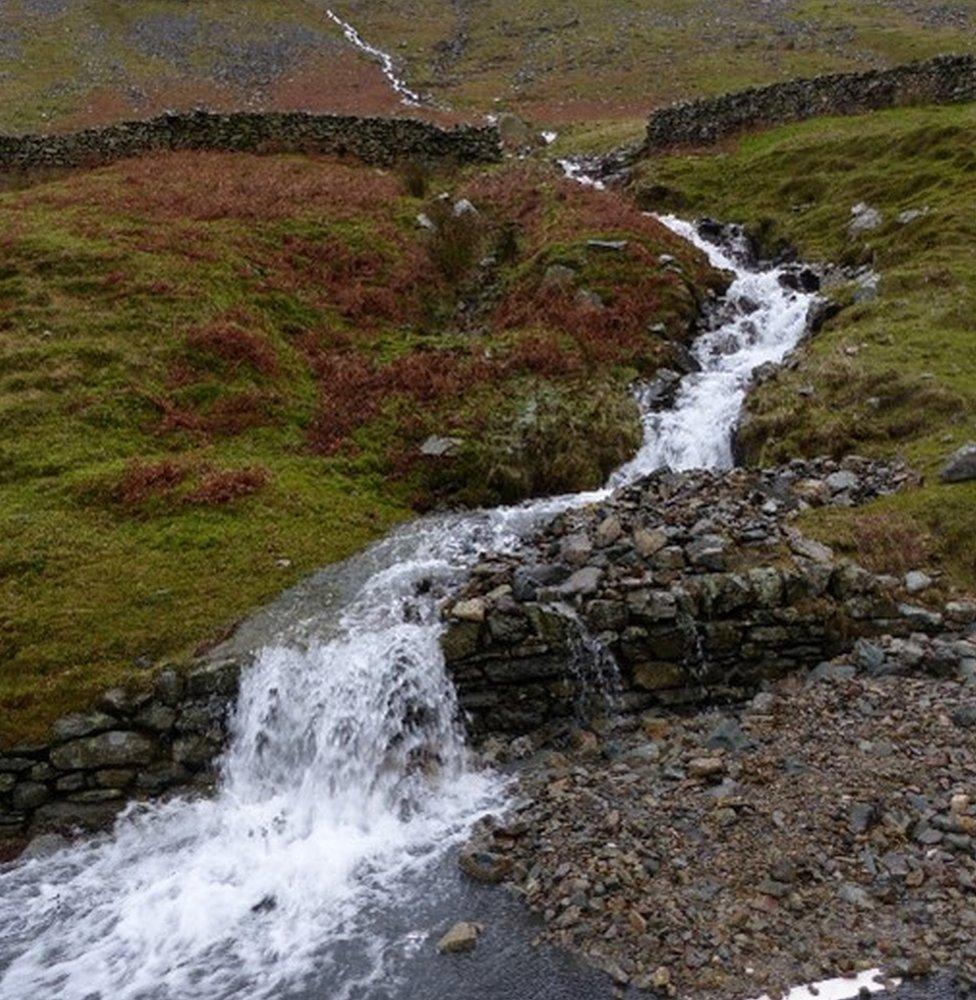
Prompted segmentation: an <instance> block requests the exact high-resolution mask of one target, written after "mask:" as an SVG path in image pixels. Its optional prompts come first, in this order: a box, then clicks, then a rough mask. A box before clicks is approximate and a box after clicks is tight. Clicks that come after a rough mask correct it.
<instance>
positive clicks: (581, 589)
mask: <svg viewBox="0 0 976 1000" xmlns="http://www.w3.org/2000/svg"><path fill="white" fill-rule="evenodd" d="M602 576H603V570H602V569H600V567H599V566H584V567H583V568H582V569H578V570H577V571H576V572H575V573H574V574H573V575H572V576H571V577H570V578H569V579H568V580H567V581H566V582H565V583H562V584H560V585H559V586H558V587H556V588H555V589H556V590H557V591H558V592H559V593H560V594H565V595H566V596H567V597H571V596H573V595H575V594H593V593H596V590H597V588H598V587H599V586H600V578H601V577H602Z"/></svg>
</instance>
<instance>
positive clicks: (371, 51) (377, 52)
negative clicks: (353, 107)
mask: <svg viewBox="0 0 976 1000" xmlns="http://www.w3.org/2000/svg"><path fill="white" fill-rule="evenodd" d="M325 13H326V15H327V16H328V18H329V19H330V20H331V21H333V22H334V23H335V24H337V25H338V26H339V28H340V29H341V30H342V33H343V35H345V36H346V40H347V41H348V42H350V43H351V44H352V45H354V46H355V47H356V48H357V49H359V51H360V52H363V53H365V54H366V55H368V56H369V57H370V58H371V59H373V60H375V61H376V62H378V63H379V64H380V69H381V70H382V71H383V76H385V77H386V79H387V81H388V82H389V84H390V86H391V87H392V88H393V90H394V91H395V92H396V93H397V94H399V95H400V102H401V103H402V104H406V105H407V106H408V107H417V106H419V105H421V104H423V103H424V99H423V98H422V97H421V96H420V94H418V93H417V92H416V91H413V90H411V89H410V88H409V87H408V86H407V84H406V81H405V80H403V79H402V78H401V77H399V76H398V75H397V71H396V62H395V61H394V59H393V56H391V55H390V54H389V53H388V52H384V51H383V50H382V49H378V48H376V46H374V45H370V44H369V42H367V41H365V40H364V39H363V37H362V35H360V34H359V32H358V31H357V30H356V29H355V28H354V27H353V26H352V25H351V24H350V23H349V22H348V21H343V19H342V18H341V17H339V15H338V14H336V12H335V11H334V10H332V9H331V8H330V9H328V10H326V12H325Z"/></svg>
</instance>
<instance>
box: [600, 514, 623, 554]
mask: <svg viewBox="0 0 976 1000" xmlns="http://www.w3.org/2000/svg"><path fill="white" fill-rule="evenodd" d="M622 534H623V528H622V527H621V525H620V518H619V517H617V516H616V515H614V514H611V515H610V516H609V517H606V518H604V519H603V520H602V521H601V522H600V523H599V524H598V525H597V528H596V535H595V540H596V544H597V545H598V546H599V547H600V548H601V549H602V548H606V547H607V546H608V545H613V543H614V542H615V541H617V539H618V538H620V536H621V535H622Z"/></svg>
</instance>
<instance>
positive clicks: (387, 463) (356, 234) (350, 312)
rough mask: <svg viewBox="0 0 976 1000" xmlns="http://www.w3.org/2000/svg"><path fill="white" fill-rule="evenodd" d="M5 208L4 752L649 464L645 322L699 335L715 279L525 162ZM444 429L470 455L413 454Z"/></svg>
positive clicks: (151, 184)
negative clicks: (443, 525)
mask: <svg viewBox="0 0 976 1000" xmlns="http://www.w3.org/2000/svg"><path fill="white" fill-rule="evenodd" d="M6 187H7V190H5V191H4V192H3V193H0V425H2V427H3V435H2V439H0V714H2V723H0V740H2V742H4V743H10V742H14V741H16V740H21V739H31V738H34V737H37V736H40V735H41V734H42V732H43V730H44V727H45V725H46V724H47V723H48V722H49V721H50V720H51V719H52V718H54V717H56V716H57V715H59V714H61V713H63V712H65V711H67V710H73V709H77V708H82V707H84V706H85V705H86V704H88V702H89V700H90V699H91V698H92V696H93V695H94V694H95V693H96V692H99V691H101V690H104V689H105V688H106V687H108V686H111V685H113V684H115V683H119V682H126V683H135V682H138V681H139V680H140V679H143V680H146V679H148V678H149V677H150V676H151V675H152V672H153V670H154V669H155V668H156V667H157V666H158V665H159V664H160V663H161V662H164V661H166V660H175V661H176V662H184V661H186V659H187V658H189V657H191V656H192V654H193V652H194V650H197V649H199V648H200V647H201V646H205V645H206V644H207V643H208V642H213V641H214V640H216V639H218V638H219V637H220V636H221V635H222V634H224V632H225V631H226V630H227V629H228V628H229V627H231V626H232V625H233V623H234V622H235V620H237V619H239V618H240V617H241V616H242V615H245V614H246V613H247V612H248V611H249V610H251V609H253V608H254V607H255V606H257V605H259V604H260V603H261V602H263V601H265V600H267V599H269V598H271V597H272V596H273V595H275V594H277V593H278V592H279V591H281V590H282V589H283V588H285V587H287V586H288V585H290V584H292V583H293V582H295V581H296V579H298V578H299V577H300V576H301V575H303V574H305V573H308V572H309V571H310V570H312V569H314V568H316V567H317V566H320V565H322V564H324V563H327V562H330V561H333V560H337V559H340V558H343V557H344V556H347V555H349V554H350V553H352V552H353V551H355V550H356V549H358V548H360V547H362V546H363V545H365V544H366V543H367V542H369V541H370V540H371V539H374V538H375V537H377V536H378V535H379V534H381V533H382V532H384V531H385V530H386V529H387V528H388V527H389V526H390V525H391V524H393V523H395V522H397V521H398V520H401V519H403V518H406V517H409V516H411V515H412V514H413V512H414V511H416V510H418V509H426V508H429V507H431V506H433V505H436V504H440V503H456V502H469V503H480V502H487V501H494V500H498V499H514V498H517V497H521V496H526V495H530V494H533V493H538V492H547V491H550V490H562V489H578V488H581V487H585V486H594V485H596V484H598V483H599V482H600V481H601V480H602V478H603V477H604V476H605V475H606V473H607V471H608V470H609V469H610V468H612V467H613V466H614V465H616V464H617V463H618V462H620V461H621V460H623V459H624V458H625V457H627V456H628V455H629V454H630V452H631V451H632V449H633V447H634V446H635V445H636V442H637V437H638V434H639V432H638V424H637V418H636V414H635V412H634V407H633V404H632V403H631V401H630V396H629V390H628V386H629V382H630V380H631V379H632V378H633V376H634V375H635V374H637V373H638V372H649V371H653V370H654V368H655V367H656V365H657V364H658V360H659V356H660V354H661V352H662V350H664V348H665V346H666V345H665V341H664V340H662V339H661V338H660V337H655V336H651V335H649V334H648V332H647V325H648V323H649V322H654V321H660V322H663V323H665V324H666V325H667V326H668V328H669V330H670V331H671V333H672V334H673V336H675V337H682V336H684V335H686V331H687V326H688V323H689V320H690V319H691V318H692V316H693V315H694V313H695V297H696V296H697V295H700V294H701V293H702V290H703V289H704V288H705V287H706V286H707V285H709V284H714V282H715V281H716V280H717V276H716V275H715V274H714V273H713V272H711V271H710V270H709V269H708V267H707V265H706V263H705V261H704V258H702V257H701V256H700V255H699V254H697V253H696V252H694V251H692V250H691V249H690V248H688V247H686V246H684V245H683V244H681V242H680V241H678V240H676V239H675V238H674V237H673V236H672V235H671V234H670V233H669V232H668V231H667V230H665V229H664V228H663V227H662V226H659V225H658V224H657V223H655V222H654V221H653V220H650V219H648V218H646V217H645V216H643V215H642V214H641V213H640V211H639V210H637V209H636V207H635V206H634V205H633V204H632V203H631V202H629V201H628V200H627V199H626V198H624V197H622V196H621V197H618V196H607V197H604V196H601V195H599V194H597V193H594V192H591V191H586V190H584V189H582V188H580V187H579V186H577V185H574V184H571V183H570V182H567V181H564V180H563V179H562V178H561V177H559V175H558V174H557V173H556V172H555V171H553V170H552V169H550V168H547V167H544V166H538V165H532V164H523V165H517V164H516V165H509V166H501V167H497V168H492V169H490V170H488V171H486V172H484V173H481V172H477V171H471V172H468V173H466V174H463V175H458V176H450V175H443V176H438V177H428V176H426V175H424V174H423V173H422V172H419V171H416V170H414V171H403V172H398V171H379V170H374V169H370V168H367V167H363V166H355V165H348V164H342V163H338V162H334V161H330V160H326V159H317V158H310V157H301V156H266V157H259V156H235V155H233V154H206V153H200V154H196V153H186V154H170V155H161V156H156V157H150V158H146V159H138V160H131V161H125V162H122V163H119V164H116V165H114V166H110V167H105V168H102V169H99V170H95V171H92V172H78V173H75V174H69V175H64V176H61V177H48V178H36V177H35V178H29V179H22V178H21V179H17V178H8V179H7V180H6ZM411 192H412V193H411ZM448 192H449V193H450V197H449V198H447V200H444V199H442V198H441V197H439V196H440V195H441V194H444V193H448ZM461 196H465V197H467V198H468V199H470V201H471V202H472V203H473V205H474V207H475V212H461V213H460V214H457V215H456V214H455V212H454V210H453V204H454V199H456V198H459V197H461ZM421 213H424V214H426V215H427V216H428V217H429V218H430V219H431V220H432V221H433V224H434V225H435V226H436V231H435V232H431V231H429V230H428V229H427V228H424V227H422V226H420V225H418V221H417V217H418V215H420V214H421ZM591 238H600V239H603V240H616V239H620V240H624V241H626V246H625V247H624V248H623V249H619V250H606V249H599V248H594V247H591V246H590V245H589V244H588V240H589V239H591ZM662 253H668V254H671V255H673V256H676V257H678V258H679V260H680V261H682V262H683V265H684V277H680V276H678V275H676V274H675V273H674V272H673V271H672V270H668V269H664V268H662V267H660V266H659V265H658V264H657V257H658V256H659V255H660V254H662ZM489 256H490V257H491V258H492V259H494V261H495V263H494V264H493V265H491V266H490V267H489V270H488V272H487V277H486V272H484V271H483V270H479V269H484V268H485V267H488V264H487V262H485V258H486V257H489ZM557 264H558V265H560V266H561V268H562V269H563V270H559V269H557V271H556V272H555V273H556V274H557V275H559V280H558V281H553V277H552V275H553V271H552V267H553V265H557ZM547 276H548V278H547ZM485 288H487V289H488V290H489V291H490V293H491V294H490V295H487V296H484V295H483V294H482V293H483V292H484V289H485ZM596 296H599V299H597V298H596ZM459 301H463V302H464V303H466V308H465V309H464V310H460V311H459V309H458V302H459ZM432 434H437V435H442V436H443V435H448V436H450V437H452V438H454V439H456V445H455V447H456V449H457V454H456V455H455V456H453V457H450V458H446V459H437V458H425V457H424V456H423V455H422V454H421V451H420V448H421V445H422V443H423V442H424V441H425V439H426V438H427V436H428V435H432Z"/></svg>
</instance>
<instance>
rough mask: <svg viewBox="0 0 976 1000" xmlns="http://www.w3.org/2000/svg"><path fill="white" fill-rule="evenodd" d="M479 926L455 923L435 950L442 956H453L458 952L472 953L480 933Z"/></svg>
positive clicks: (464, 922)
mask: <svg viewBox="0 0 976 1000" xmlns="http://www.w3.org/2000/svg"><path fill="white" fill-rule="evenodd" d="M481 930H482V926H481V924H475V923H470V922H468V921H461V922H460V923H456V924H455V925H454V926H453V927H452V928H451V929H450V930H449V931H448V932H447V933H446V934H445V935H444V936H443V937H442V938H441V939H440V941H438V942H437V950H438V951H439V952H441V954H443V955H454V954H458V953H460V952H465V951H473V950H474V948H475V946H476V945H477V943H478V935H479V934H480V933H481Z"/></svg>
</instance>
